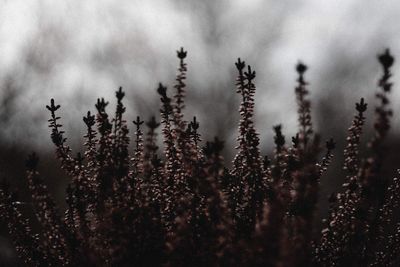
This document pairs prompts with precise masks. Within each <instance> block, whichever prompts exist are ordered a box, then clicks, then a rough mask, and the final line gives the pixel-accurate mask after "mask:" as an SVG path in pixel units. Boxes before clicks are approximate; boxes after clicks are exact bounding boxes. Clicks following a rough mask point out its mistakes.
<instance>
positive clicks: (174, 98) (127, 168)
mask: <svg viewBox="0 0 400 267" xmlns="http://www.w3.org/2000/svg"><path fill="white" fill-rule="evenodd" d="M186 56H187V53H186V51H184V50H183V49H181V50H179V51H178V52H177V57H178V59H179V67H178V74H177V77H176V83H175V85H174V86H173V89H172V92H170V90H167V87H165V86H164V85H162V84H160V85H159V86H158V88H157V92H158V94H159V96H160V99H161V103H160V106H161V108H160V118H161V120H160V121H157V120H156V118H155V117H151V118H150V119H149V120H148V121H146V122H145V121H143V120H142V118H140V117H137V118H136V119H135V120H134V121H133V134H130V131H129V129H128V123H127V121H126V120H125V119H124V113H125V111H126V108H125V106H124V103H123V101H122V100H123V98H124V96H125V93H124V92H123V90H122V89H121V88H119V90H118V91H117V92H116V98H117V105H116V111H115V113H114V115H113V116H110V115H109V113H108V112H107V111H106V108H107V106H108V102H106V101H105V100H104V99H98V100H97V103H96V105H95V107H96V110H97V113H96V114H92V113H90V112H88V113H87V115H86V116H85V117H83V121H84V123H85V125H86V128H87V132H86V134H85V136H84V139H85V142H84V146H85V149H86V150H85V152H84V153H83V154H81V153H78V154H76V155H73V154H72V151H71V149H70V147H69V146H68V145H67V142H66V140H67V139H66V138H65V133H64V131H63V130H62V125H61V123H60V120H61V118H60V116H59V115H58V112H59V109H60V105H57V104H56V103H55V101H54V100H53V99H52V100H51V102H50V105H48V106H47V109H48V110H49V112H50V115H51V117H50V119H49V127H50V128H51V139H52V141H53V143H54V145H55V147H56V156H57V158H58V159H59V160H60V164H61V168H62V169H63V170H64V171H65V173H66V174H67V175H68V176H69V177H70V182H69V185H68V187H67V189H66V194H65V201H66V204H67V205H66V207H67V208H66V210H65V211H61V210H60V209H59V208H58V207H57V205H56V203H55V201H54V200H53V198H52V196H51V195H50V194H49V191H48V189H47V187H46V185H45V184H44V182H43V179H42V177H41V175H40V173H39V172H38V169H37V166H38V161H39V160H38V158H37V156H36V155H35V154H32V155H30V156H29V158H28V160H27V161H26V166H27V172H26V173H27V182H28V185H29V189H30V192H31V194H32V203H31V204H32V205H33V211H34V213H35V215H36V218H37V221H38V222H39V225H40V227H39V228H38V229H37V230H36V229H35V231H33V229H32V228H33V227H32V225H33V224H34V222H32V220H29V219H28V217H27V216H26V215H24V214H23V213H22V211H21V210H20V208H21V206H20V205H19V203H20V202H19V201H18V198H17V196H16V194H14V193H13V190H12V189H10V187H9V186H8V184H7V183H6V182H3V183H2V185H1V189H0V210H1V214H2V216H1V217H2V219H3V220H5V222H6V223H7V225H8V230H9V233H10V236H11V237H12V239H13V242H14V245H15V247H16V250H17V252H18V255H19V257H20V258H21V260H22V261H24V262H25V263H26V264H27V265H29V266H399V264H400V257H399V256H400V222H399V221H397V219H398V216H396V209H398V208H399V201H400V199H399V198H400V194H399V193H400V191H399V190H400V182H399V179H397V178H392V177H385V176H384V174H383V171H382V164H383V162H384V154H385V153H384V152H385V151H383V146H382V143H383V141H384V139H385V137H386V136H387V133H388V130H389V128H390V118H391V116H392V111H391V109H390V105H389V104H390V101H389V94H390V91H391V88H392V83H391V82H390V78H391V75H392V74H391V67H392V65H393V63H394V58H393V57H392V56H391V55H390V53H389V50H386V51H385V52H384V53H383V54H381V55H379V56H378V61H379V63H380V64H381V66H382V70H383V74H382V76H381V78H380V80H379V82H378V90H377V93H376V101H377V103H376V105H375V111H374V114H375V118H374V121H373V132H374V135H373V137H372V139H371V140H370V141H369V142H368V143H367V144H366V146H365V147H366V148H365V150H366V151H367V153H366V155H364V154H363V155H362V156H361V154H360V153H359V151H360V149H364V147H361V145H363V144H361V143H360V140H361V135H362V133H363V131H364V130H363V127H364V124H365V121H366V118H365V112H366V109H367V104H366V103H365V101H364V99H363V98H361V100H360V101H359V102H358V103H356V105H355V111H356V112H355V116H354V120H353V121H352V122H349V125H350V128H349V130H348V137H347V139H346V140H345V142H346V148H345V150H344V158H345V160H344V163H343V169H344V173H345V174H346V177H342V178H338V179H342V180H344V181H345V182H344V183H343V186H342V188H341V190H339V192H337V193H334V194H332V195H331V196H330V197H329V212H328V216H327V218H326V219H324V220H323V221H322V225H323V227H322V230H321V228H320V227H318V225H321V223H319V224H318V223H317V222H316V212H317V211H316V210H317V207H318V206H317V204H318V199H319V198H320V196H319V192H320V184H321V180H323V179H324V174H325V173H326V170H327V169H328V167H329V165H330V162H331V161H332V159H333V152H332V151H333V149H334V148H335V142H334V141H333V140H332V139H328V140H327V141H326V142H325V144H323V143H322V144H321V141H320V140H321V138H320V137H319V135H318V134H317V133H315V129H314V128H313V124H312V118H311V103H310V99H309V90H308V82H307V80H306V78H305V73H306V71H307V66H306V65H304V64H302V63H299V64H298V65H297V67H296V71H297V74H298V78H297V84H296V86H295V96H296V104H297V111H298V126H299V128H298V131H297V134H296V135H295V136H293V137H292V138H291V139H290V142H287V140H286V138H285V136H284V134H283V132H282V127H281V125H277V126H274V127H273V130H274V133H275V136H274V140H273V142H274V152H273V155H272V156H270V157H267V156H264V155H261V153H260V149H259V146H260V139H259V134H258V133H257V131H256V129H255V126H254V119H253V116H254V98H255V91H256V86H255V77H256V73H255V71H254V70H253V69H252V68H251V67H250V66H248V65H246V63H245V62H244V61H242V60H240V59H238V60H237V62H236V64H235V65H236V68H237V71H238V76H237V80H236V85H237V89H236V92H237V94H238V96H239V97H240V99H241V104H240V108H239V113H240V121H239V123H238V135H237V147H236V150H237V153H236V156H235V158H234V160H233V164H232V168H228V167H226V166H228V165H230V164H224V160H223V157H222V156H221V155H222V154H221V151H222V149H223V147H224V142H223V141H221V140H219V139H218V138H215V139H214V140H213V141H209V142H203V141H202V140H201V134H200V132H201V127H200V124H199V122H198V120H197V119H196V117H194V118H193V119H191V120H186V118H185V116H184V109H185V94H186V72H187V65H186V63H185V58H186ZM158 135H160V136H161V137H162V140H163V148H160V149H159V147H158V144H159V143H158V141H157V136H158Z"/></svg>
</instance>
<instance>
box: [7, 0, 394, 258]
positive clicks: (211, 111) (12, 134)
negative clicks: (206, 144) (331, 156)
mask: <svg viewBox="0 0 400 267" xmlns="http://www.w3.org/2000/svg"><path fill="white" fill-rule="evenodd" d="M399 33H400V2H398V1H396V0H386V1H363V0H331V1H328V0H327V1H318V0H304V1H298V0H296V1H294V0H293V1H291V0H281V1H272V0H246V1H240V0H220V1H216V0H203V1H195V0H193V1H188V0H175V1H173V0H162V1H161V0H159V1H156V0H146V1H134V0H120V1H111V0H87V1H72V0H71V1H62V2H60V1H52V0H41V1H40V0H36V1H33V0H12V1H11V0H0V176H1V177H5V178H7V179H8V180H9V181H10V182H11V183H12V184H13V186H14V187H15V188H17V189H18V191H19V192H20V194H21V197H22V198H23V199H25V200H26V201H29V198H28V197H27V195H26V187H27V185H26V182H25V180H24V159H25V157H26V155H27V154H28V153H29V152H31V151H36V152H37V153H38V154H39V155H40V157H41V171H42V173H43V175H44V176H45V178H46V181H47V183H48V184H49V187H50V189H51V190H52V192H53V193H54V195H55V196H56V197H57V199H58V203H59V205H61V206H63V205H64V202H63V197H64V186H65V184H66V182H67V181H68V179H67V178H66V177H65V176H64V175H63V173H62V172H61V171H60V170H59V165H58V163H57V162H56V161H55V160H54V150H53V149H54V147H53V145H52V143H51V140H50V131H49V129H48V127H47V119H48V117H49V114H48V112H47V110H46V108H45V105H46V104H48V103H49V101H50V98H55V100H56V102H57V103H58V104H60V105H61V110H60V113H59V114H60V115H61V116H62V120H61V122H62V123H63V124H64V129H65V131H66V135H67V137H68V141H69V144H70V145H71V146H72V148H73V149H74V152H78V151H79V150H80V149H81V148H82V138H81V136H83V135H84V123H83V121H82V116H83V115H85V113H86V112H87V111H88V110H91V111H92V112H94V111H95V109H94V103H95V102H96V99H97V98H99V97H104V98H106V99H107V100H109V101H110V103H111V105H110V107H109V111H110V112H112V111H113V107H114V106H113V104H114V103H115V97H114V92H115V91H116V90H117V88H118V87H119V86H122V87H123V88H124V90H125V91H126V99H125V104H126V105H127V111H128V112H127V117H126V118H127V119H128V121H131V120H133V118H135V117H136V116H137V115H140V116H141V117H142V118H144V119H147V118H149V117H150V116H151V115H156V116H157V115H158V110H159V102H158V101H159V100H158V96H157V94H156V91H155V88H156V87H157V84H158V83H159V82H162V83H164V84H166V85H167V86H169V88H172V86H173V84H174V79H175V74H176V68H177V65H178V60H177V58H176V50H178V49H179V48H180V47H184V48H185V49H186V50H188V58H187V63H188V89H187V101H186V106H187V109H186V115H187V116H186V118H187V119H191V118H192V116H193V115H196V116H197V117H198V120H199V121H200V133H201V134H202V137H203V139H204V140H207V139H211V138H213V137H214V136H215V135H218V136H220V137H221V138H223V139H224V140H226V149H225V158H226V162H227V163H228V164H229V162H230V161H231V160H232V158H233V155H234V153H235V151H234V144H235V140H236V135H237V133H236V128H237V123H238V119H239V116H238V114H237V110H238V105H239V97H238V95H237V94H236V93H235V86H234V84H235V77H236V72H235V68H234V62H235V61H236V59H237V58H238V57H240V58H241V59H243V60H245V61H246V63H248V64H250V65H251V66H252V67H253V68H254V69H255V70H256V71H257V77H256V85H257V92H256V126H257V129H258V131H259V133H260V137H261V148H262V152H263V154H270V153H271V150H272V148H273V131H272V126H273V125H276V124H279V123H282V124H283V127H284V128H283V129H284V134H285V136H286V139H287V140H290V137H291V136H292V135H294V134H295V132H296V127H297V115H296V106H295V96H294V86H295V79H296V74H295V71H294V66H295V64H296V63H297V62H298V61H299V60H301V61H302V62H304V63H306V64H307V65H308V66H309V71H308V72H307V73H306V77H307V80H308V81H309V82H310V87H309V89H310V91H311V95H310V97H311V99H312V107H313V121H314V123H315V128H316V130H317V131H318V132H320V133H321V134H322V137H323V138H324V139H327V138H329V137H331V136H332V137H334V139H335V140H336V142H337V143H338V149H337V150H336V154H335V157H336V158H335V161H334V164H333V166H332V169H336V170H340V165H341V164H342V160H341V154H342V149H343V145H344V144H345V136H346V132H347V128H348V127H349V126H350V124H351V120H352V115H353V109H354V103H355V102H356V101H358V100H359V99H360V98H361V97H364V98H366V99H367V100H368V103H369V107H370V109H369V112H368V113H367V117H368V121H367V129H368V128H369V129H370V128H371V122H372V120H373V114H372V113H373V106H374V104H375V103H376V102H375V101H374V99H373V96H374V93H375V92H376V90H377V89H376V88H377V86H376V84H377V79H378V78H379V75H380V74H381V69H380V66H379V64H378V62H377V60H376V55H377V54H378V53H381V52H382V51H383V50H384V49H385V48H387V47H389V48H391V51H392V54H394V56H395V57H397V58H400V57H399V55H400V45H399V44H400V34H399ZM393 72H394V77H393V79H392V80H393V81H394V83H395V86H394V90H393V92H392V94H391V99H392V107H393V110H394V117H393V123H392V132H391V135H390V136H389V140H388V142H387V146H388V147H390V150H389V149H388V160H387V166H388V168H387V169H388V170H392V171H389V173H390V174H393V170H395V166H396V161H395V160H396V158H395V157H390V154H393V155H395V152H396V150H397V149H398V148H400V145H399V144H400V141H399V139H398V138H397V136H398V132H399V131H400V123H399V122H400V116H399V115H398V114H399V112H400V89H399V90H397V89H398V86H397V85H399V84H400V78H399V77H400V75H399V74H398V73H400V69H399V65H398V64H395V67H394V69H393ZM370 134H371V133H370V132H368V131H367V132H366V134H365V135H364V138H365V139H368V137H369V136H370ZM397 166H399V165H398V162H397ZM339 172H340V171H339ZM336 176H339V174H338V172H337V171H336V172H330V173H328V175H327V177H325V178H324V179H325V181H324V186H323V188H322V192H321V195H322V198H321V199H322V200H321V203H322V204H321V206H324V204H323V203H324V199H325V195H327V194H329V193H331V192H332V191H333V190H335V189H336V188H337V186H338V185H339V184H340V183H341V181H340V180H339V179H335V177H336ZM0 227H1V229H0V265H1V266H3V265H5V266H16V265H17V264H18V263H16V262H15V260H14V259H15V251H14V249H13V248H12V245H11V243H10V241H9V240H8V237H7V234H6V229H5V228H6V226H5V225H3V224H0Z"/></svg>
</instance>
